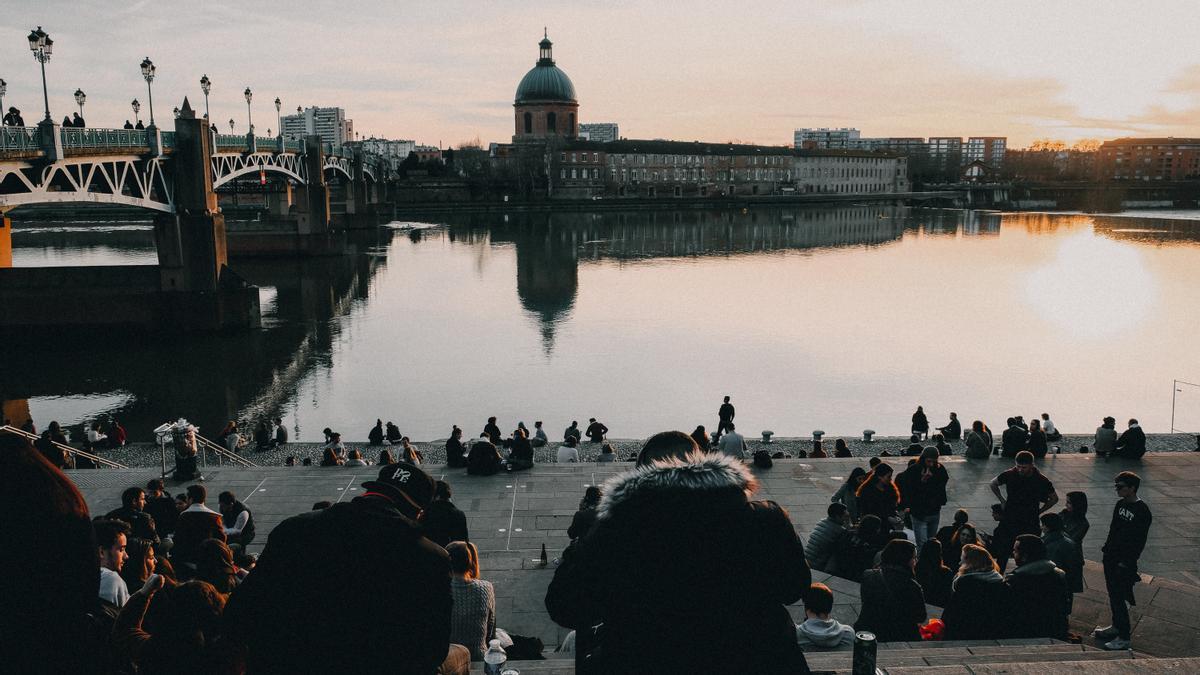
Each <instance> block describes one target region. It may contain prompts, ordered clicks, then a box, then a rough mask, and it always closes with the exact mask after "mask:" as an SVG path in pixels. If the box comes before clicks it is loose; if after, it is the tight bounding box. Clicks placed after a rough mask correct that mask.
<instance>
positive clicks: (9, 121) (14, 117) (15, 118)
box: [4, 106, 25, 127]
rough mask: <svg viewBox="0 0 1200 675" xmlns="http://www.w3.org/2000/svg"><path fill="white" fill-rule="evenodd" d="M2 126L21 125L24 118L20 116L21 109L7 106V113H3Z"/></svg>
mask: <svg viewBox="0 0 1200 675" xmlns="http://www.w3.org/2000/svg"><path fill="white" fill-rule="evenodd" d="M4 126H6V127H23V126H25V120H24V119H23V118H22V117H21V111H20V110H17V109H16V108H14V107H11V106H10V107H9V109H8V113H7V114H6V115H4Z"/></svg>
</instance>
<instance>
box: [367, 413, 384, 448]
mask: <svg viewBox="0 0 1200 675" xmlns="http://www.w3.org/2000/svg"><path fill="white" fill-rule="evenodd" d="M367 445H383V420H380V419H377V420H375V426H373V427H371V430H370V431H368V432H367Z"/></svg>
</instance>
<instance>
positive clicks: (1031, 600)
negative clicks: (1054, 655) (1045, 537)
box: [1004, 534, 1071, 640]
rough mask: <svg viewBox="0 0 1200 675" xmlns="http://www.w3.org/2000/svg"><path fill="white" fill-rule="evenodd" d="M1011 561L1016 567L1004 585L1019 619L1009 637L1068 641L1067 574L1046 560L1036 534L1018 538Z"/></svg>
mask: <svg viewBox="0 0 1200 675" xmlns="http://www.w3.org/2000/svg"><path fill="white" fill-rule="evenodd" d="M1013 560H1014V561H1015V562H1016V564H1017V568H1016V569H1015V570H1013V571H1012V572H1009V574H1008V577H1007V578H1006V579H1005V580H1004V582H1005V583H1006V584H1008V588H1009V591H1010V592H1011V593H1012V596H1011V600H1012V607H1013V609H1014V610H1016V611H1017V612H1019V613H1020V617H1021V618H1020V621H1017V622H1016V623H1015V625H1014V633H1013V635H1012V637H1019V638H1043V637H1044V638H1054V639H1056V640H1065V639H1067V632H1068V625H1067V618H1068V617H1069V616H1070V614H1071V593H1070V591H1069V590H1068V589H1067V575H1066V573H1065V572H1063V571H1062V570H1061V569H1059V568H1058V566H1057V565H1055V564H1054V561H1053V560H1050V559H1049V558H1047V557H1046V544H1045V543H1044V542H1043V541H1042V539H1041V537H1038V536H1037V535H1035V534H1022V535H1021V536H1019V537H1017V540H1016V542H1014V543H1013Z"/></svg>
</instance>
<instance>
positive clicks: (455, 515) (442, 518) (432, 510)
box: [421, 480, 471, 548]
mask: <svg viewBox="0 0 1200 675" xmlns="http://www.w3.org/2000/svg"><path fill="white" fill-rule="evenodd" d="M451 494H452V492H451V490H450V484H449V483H447V482H446V481H444V480H439V481H438V482H437V484H436V486H435V487H434V490H433V503H432V504H430V505H429V508H427V509H425V511H424V512H423V513H421V533H422V534H424V535H425V536H426V537H427V538H428V539H429V541H432V542H433V543H435V544H437V545H438V546H441V547H442V548H445V547H446V545H447V544H449V543H450V542H452V541H471V539H470V536H469V534H468V532H467V514H465V513H463V512H462V511H461V510H459V508H458V507H457V506H455V505H454V502H452V501H450V496H451Z"/></svg>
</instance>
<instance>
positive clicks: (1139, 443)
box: [1113, 419, 1146, 459]
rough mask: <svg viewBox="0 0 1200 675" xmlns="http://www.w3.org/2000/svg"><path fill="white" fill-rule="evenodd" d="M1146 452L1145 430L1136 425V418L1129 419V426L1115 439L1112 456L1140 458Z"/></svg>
mask: <svg viewBox="0 0 1200 675" xmlns="http://www.w3.org/2000/svg"><path fill="white" fill-rule="evenodd" d="M1144 454H1146V432H1144V431H1142V427H1141V426H1140V425H1138V421H1137V420H1133V419H1131V420H1129V428H1128V429H1126V430H1125V432H1124V433H1122V434H1121V437H1120V438H1118V439H1117V447H1116V450H1114V451H1113V457H1124V458H1126V459H1141V458H1142V455H1144Z"/></svg>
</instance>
